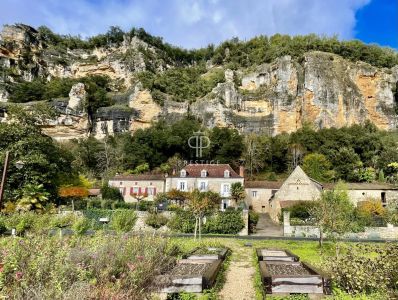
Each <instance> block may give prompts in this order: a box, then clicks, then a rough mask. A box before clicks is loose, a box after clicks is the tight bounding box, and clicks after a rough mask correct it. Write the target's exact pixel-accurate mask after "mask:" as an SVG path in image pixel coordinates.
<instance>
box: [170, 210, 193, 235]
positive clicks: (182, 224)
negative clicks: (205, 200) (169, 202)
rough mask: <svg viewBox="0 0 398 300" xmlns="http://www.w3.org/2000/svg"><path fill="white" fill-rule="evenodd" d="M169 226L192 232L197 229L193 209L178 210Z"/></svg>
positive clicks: (173, 228) (175, 229)
mask: <svg viewBox="0 0 398 300" xmlns="http://www.w3.org/2000/svg"><path fill="white" fill-rule="evenodd" d="M168 226H169V228H170V229H171V230H173V231H177V232H182V233H192V232H194V229H195V216H194V215H193V213H192V212H191V211H188V210H177V211H176V213H175V215H174V216H173V217H172V218H171V219H170V221H169V223H168Z"/></svg>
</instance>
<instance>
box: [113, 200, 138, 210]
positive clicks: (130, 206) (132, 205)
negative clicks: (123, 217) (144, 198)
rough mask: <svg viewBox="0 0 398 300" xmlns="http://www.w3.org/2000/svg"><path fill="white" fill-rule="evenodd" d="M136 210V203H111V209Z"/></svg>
mask: <svg viewBox="0 0 398 300" xmlns="http://www.w3.org/2000/svg"><path fill="white" fill-rule="evenodd" d="M119 208H122V209H136V208H137V203H128V202H124V201H115V202H113V203H112V209H119Z"/></svg>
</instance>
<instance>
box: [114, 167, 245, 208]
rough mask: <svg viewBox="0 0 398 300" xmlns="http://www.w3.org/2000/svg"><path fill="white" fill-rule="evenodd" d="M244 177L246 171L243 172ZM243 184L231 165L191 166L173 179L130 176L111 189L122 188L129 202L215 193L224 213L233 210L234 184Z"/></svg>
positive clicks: (151, 175)
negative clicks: (196, 192) (175, 192)
mask: <svg viewBox="0 0 398 300" xmlns="http://www.w3.org/2000/svg"><path fill="white" fill-rule="evenodd" d="M240 172H241V174H242V175H243V167H242V168H241V169H240ZM235 182H240V183H241V184H242V185H243V183H244V177H243V176H241V175H239V174H238V173H236V172H235V171H234V170H233V169H232V168H231V166H230V165H228V164H189V165H187V166H185V167H184V168H183V169H181V170H180V171H179V172H178V173H175V172H173V174H172V175H170V176H168V175H167V174H166V175H154V174H148V175H128V176H120V175H119V176H115V177H114V178H112V179H111V180H109V185H110V186H113V187H117V188H119V190H120V192H121V193H122V195H123V198H124V200H125V201H126V202H137V201H138V200H137V199H140V200H141V199H142V200H149V201H151V200H153V199H154V197H155V196H156V194H157V193H159V192H168V191H170V190H172V189H177V190H180V191H184V192H191V191H193V190H194V189H198V190H200V191H202V192H205V191H212V192H216V193H219V194H220V195H221V197H222V198H223V199H222V203H221V209H225V208H227V207H228V206H233V205H234V203H232V201H231V199H230V198H229V197H230V196H231V185H232V183H235Z"/></svg>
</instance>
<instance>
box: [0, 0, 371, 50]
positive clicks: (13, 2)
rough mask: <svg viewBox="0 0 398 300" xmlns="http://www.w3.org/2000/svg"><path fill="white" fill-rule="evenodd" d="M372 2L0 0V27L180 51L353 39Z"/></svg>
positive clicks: (355, 0) (293, 0)
mask: <svg viewBox="0 0 398 300" xmlns="http://www.w3.org/2000/svg"><path fill="white" fill-rule="evenodd" d="M369 2H370V0H267V1H265V0H246V1H241V0H234V1H233V0H169V1H165V0H163V1H162V0H146V1H139V0H96V1H93V0H67V1H62V0H59V1H58V0H0V24H4V23H15V22H22V23H27V24H30V25H33V26H39V25H43V24H44V25H47V26H49V27H50V28H52V29H53V30H54V31H55V32H59V33H63V34H67V33H71V34H81V35H82V36H90V35H93V34H97V33H101V32H105V31H106V30H107V28H108V27H109V26H111V25H118V26H120V27H122V28H123V29H125V30H128V29H130V28H131V27H133V26H135V27H144V28H145V29H147V30H148V31H149V32H151V33H153V34H156V35H160V36H162V37H164V39H165V40H166V41H168V42H171V43H173V44H177V45H181V46H184V47H188V48H191V47H199V46H206V45H207V44H208V43H216V44H217V43H219V42H220V41H222V40H224V39H227V38H231V37H233V36H238V37H240V38H250V37H252V36H254V35H258V34H267V35H272V34H275V33H284V34H307V33H317V34H324V35H333V34H337V35H338V36H339V37H340V38H344V39H347V38H352V37H353V35H354V28H355V24H356V20H355V13H356V11H357V10H358V9H360V8H361V7H363V6H365V5H366V4H368V3H369Z"/></svg>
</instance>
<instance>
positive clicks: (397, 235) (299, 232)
mask: <svg viewBox="0 0 398 300" xmlns="http://www.w3.org/2000/svg"><path fill="white" fill-rule="evenodd" d="M283 235H284V236H286V237H305V238H319V228H318V227H316V226H303V225H300V226H292V225H290V213H289V212H284V214H283ZM326 237H327V236H326ZM342 238H348V239H364V240H366V239H368V240H377V239H382V240H398V227H394V226H392V225H388V226H387V227H365V230H364V231H363V232H355V233H354V232H352V233H347V234H345V235H344V236H342Z"/></svg>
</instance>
